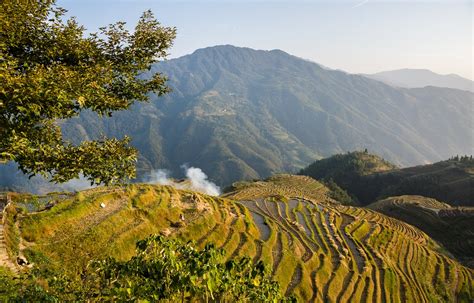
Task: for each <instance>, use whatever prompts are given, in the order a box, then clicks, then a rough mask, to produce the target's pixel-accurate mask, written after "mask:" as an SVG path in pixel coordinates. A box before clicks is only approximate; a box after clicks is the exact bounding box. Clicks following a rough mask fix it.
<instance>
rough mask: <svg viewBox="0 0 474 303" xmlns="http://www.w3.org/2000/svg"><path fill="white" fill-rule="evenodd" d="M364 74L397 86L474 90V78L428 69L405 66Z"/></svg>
mask: <svg viewBox="0 0 474 303" xmlns="http://www.w3.org/2000/svg"><path fill="white" fill-rule="evenodd" d="M364 76H365V77H368V78H371V79H374V80H378V81H382V82H385V83H387V84H389V85H393V86H397V87H407V88H416V87H425V86H438V87H448V88H456V89H461V90H467V91H470V92H474V81H472V80H469V79H466V78H463V77H461V76H458V75H456V74H449V75H440V74H437V73H434V72H432V71H430V70H427V69H410V68H405V69H398V70H392V71H385V72H380V73H376V74H364Z"/></svg>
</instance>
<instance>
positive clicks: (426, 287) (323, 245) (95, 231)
mask: <svg viewBox="0 0 474 303" xmlns="http://www.w3.org/2000/svg"><path fill="white" fill-rule="evenodd" d="M291 183H297V184H299V185H298V186H297V187H285V185H284V184H291ZM327 192H328V190H327V188H325V186H324V185H322V184H321V183H319V182H317V181H315V180H312V179H310V178H308V177H304V176H291V175H277V176H275V177H272V178H270V179H268V180H266V181H259V182H254V183H251V182H249V183H246V184H240V185H239V186H238V188H236V189H235V190H234V191H231V192H229V193H227V194H225V195H224V198H216V197H210V196H206V195H203V194H197V193H193V192H187V191H182V190H176V189H173V188H171V187H168V186H152V185H130V186H128V187H126V188H110V189H106V188H97V189H92V190H87V191H84V192H80V193H78V194H76V195H70V196H68V197H60V198H59V199H58V198H55V197H54V195H53V196H51V197H50V199H49V200H50V201H49V202H48V203H50V202H51V201H54V206H52V208H51V209H49V210H46V211H32V212H30V213H28V212H26V213H21V214H17V216H18V218H19V225H18V230H16V231H15V230H12V231H10V232H11V233H12V234H18V235H19V239H18V240H17V241H15V243H21V246H22V247H21V249H19V247H14V248H12V251H17V252H19V253H21V254H23V255H25V256H27V258H28V260H29V261H30V262H33V263H35V264H49V266H53V267H62V268H65V269H66V270H67V271H68V272H70V273H72V274H78V273H79V272H80V270H81V268H84V267H86V266H87V262H88V260H89V259H91V258H92V259H94V258H102V257H105V256H108V255H111V256H116V257H119V258H123V259H126V258H129V257H130V256H132V255H133V251H134V243H135V241H136V240H138V239H140V237H141V235H143V234H153V233H161V234H164V235H166V236H172V237H178V238H182V239H185V240H193V241H195V242H196V243H197V245H200V246H203V245H205V244H206V243H208V242H212V243H215V245H216V246H217V247H220V248H223V249H224V250H225V251H226V257H227V258H234V257H237V256H243V255H244V256H250V257H251V258H252V259H253V260H254V261H257V260H263V261H264V262H265V263H266V264H269V265H270V266H271V274H272V276H273V277H274V278H275V279H276V280H277V281H278V282H279V283H280V285H281V287H282V289H283V290H284V291H285V293H286V294H287V295H289V294H294V295H296V297H297V298H298V299H300V300H301V301H305V302H306V301H311V302H312V301H317V302H353V301H360V302H399V301H401V302H447V301H455V300H460V301H463V300H464V301H466V300H468V298H470V297H472V295H473V291H474V288H473V285H472V278H473V276H472V275H473V271H472V269H469V268H466V267H464V266H462V265H461V264H459V263H458V262H456V261H454V260H452V259H451V258H449V257H447V256H446V255H445V254H444V253H443V250H442V249H441V247H440V246H439V245H438V244H436V242H435V241H433V240H432V239H431V238H430V237H428V236H427V235H426V234H425V233H423V232H422V231H421V230H419V229H417V228H415V227H413V226H411V225H408V224H406V223H403V222H402V221H398V220H396V219H393V218H390V217H387V216H385V215H382V214H380V213H377V212H374V211H372V210H369V209H365V208H359V207H352V206H344V205H340V204H338V203H336V202H335V201H332V200H331V198H328V197H327ZM32 198H33V197H31V196H30V197H28V196H26V197H22V196H21V195H18V196H15V197H13V199H14V200H15V201H16V202H15V203H18V205H26V204H28V203H29V202H28V201H30V200H31V199H32ZM45 201H46V200H45ZM101 203H105V204H106V206H105V207H104V208H102V209H101V208H100V204H101ZM7 215H8V214H7Z"/></svg>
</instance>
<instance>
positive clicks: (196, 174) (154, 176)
mask: <svg viewBox="0 0 474 303" xmlns="http://www.w3.org/2000/svg"><path fill="white" fill-rule="evenodd" d="M181 168H182V169H183V170H184V173H185V175H186V180H184V181H179V182H177V181H175V180H173V179H171V178H170V177H169V175H170V172H169V171H168V170H166V169H158V170H155V171H153V172H152V173H151V178H150V180H149V181H148V182H149V183H158V184H161V185H171V186H173V187H175V188H178V189H189V190H193V191H198V192H201V193H204V194H207V195H210V196H219V195H220V194H221V189H220V188H219V186H217V185H216V184H214V183H213V182H211V181H209V180H208V179H207V175H206V174H205V173H204V172H203V171H202V170H201V169H200V168H197V167H187V166H185V165H183V166H181Z"/></svg>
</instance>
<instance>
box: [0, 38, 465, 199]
mask: <svg viewBox="0 0 474 303" xmlns="http://www.w3.org/2000/svg"><path fill="white" fill-rule="evenodd" d="M156 72H160V73H163V74H164V75H166V76H167V77H168V78H169V82H168V84H169V86H170V87H171V89H172V92H171V93H170V94H169V95H167V96H165V97H162V98H156V97H154V96H152V100H151V101H150V102H149V103H137V104H134V105H133V106H132V108H131V109H130V110H128V111H123V112H117V113H115V114H114V116H113V117H112V118H99V117H98V116H97V115H95V114H93V113H91V112H84V113H82V114H81V115H80V116H79V117H77V118H73V119H70V120H68V121H65V122H63V124H62V128H63V132H64V135H65V136H66V137H67V138H69V139H70V140H71V141H72V142H78V141H80V140H82V139H94V138H98V137H99V136H100V135H101V134H106V135H107V136H115V137H123V136H124V135H129V136H131V137H132V138H133V140H132V144H133V145H134V146H135V147H136V148H137V149H138V150H139V162H138V166H137V167H138V176H139V180H146V179H147V178H148V175H149V174H150V172H153V170H156V169H168V170H169V171H170V172H171V174H172V175H174V176H175V177H181V176H182V175H183V170H182V168H181V167H182V165H183V164H187V165H190V166H194V167H199V168H201V169H202V170H203V171H204V172H205V173H207V174H208V175H209V177H210V179H211V180H212V181H214V182H215V183H217V184H218V185H221V186H225V185H229V184H231V183H232V182H234V181H236V180H244V179H256V178H263V177H267V176H269V175H271V174H273V173H277V172H296V171H297V170H299V169H301V168H302V167H304V166H306V165H307V164H309V163H310V162H312V161H314V160H316V159H320V158H322V157H326V156H330V155H332V154H335V153H340V152H345V151H351V150H360V149H364V148H368V149H369V150H370V151H371V152H374V153H376V154H379V155H381V156H383V157H384V158H385V159H387V160H390V161H391V162H392V163H394V164H396V165H399V166H408V165H414V164H422V163H429V162H434V161H439V160H442V159H446V158H449V157H450V156H452V155H455V154H471V153H472V150H473V132H472V130H473V125H472V122H473V121H472V117H473V116H474V106H473V105H474V94H473V93H471V92H468V91H463V90H457V89H450V88H440V87H432V86H430V87H424V88H413V89H408V88H397V87H393V86H390V85H387V84H385V83H382V82H380V81H376V80H373V79H369V78H367V77H364V76H361V75H353V74H348V73H345V72H342V71H335V70H328V69H326V68H323V67H322V66H320V65H318V64H316V63H312V62H308V61H306V60H303V59H300V58H298V57H295V56H292V55H289V54H287V53H285V52H283V51H281V50H272V51H261V50H253V49H249V48H240V47H234V46H230V45H225V46H215V47H209V48H205V49H199V50H197V51H195V52H194V53H192V54H190V55H187V56H183V57H180V58H177V59H172V60H168V61H164V62H160V63H157V64H155V65H154V66H152V68H151V70H150V71H149V73H156ZM14 171H15V169H14V166H12V165H10V166H9V167H7V168H5V167H4V168H2V170H1V171H0V172H1V174H0V175H1V178H0V181H1V182H2V184H3V187H7V188H8V187H9V188H12V187H14V186H15V184H19V183H21V182H23V184H25V186H27V185H26V184H29V183H27V182H26V181H25V180H24V178H23V177H22V176H21V175H20V174H17V173H15V176H14V177H10V181H7V182H6V181H5V179H7V174H9V175H10V176H11V174H12V172H14ZM12 179H13V180H12ZM20 179H21V180H22V181H21V180H20ZM18 180H20V181H18ZM8 182H9V183H8ZM35 182H36V181H35ZM39 183H41V182H39ZM30 184H31V183H30ZM42 184H44V183H42ZM33 187H34V186H33ZM33 187H30V188H28V190H34V188H33ZM15 189H16V190H18V187H17V188H15Z"/></svg>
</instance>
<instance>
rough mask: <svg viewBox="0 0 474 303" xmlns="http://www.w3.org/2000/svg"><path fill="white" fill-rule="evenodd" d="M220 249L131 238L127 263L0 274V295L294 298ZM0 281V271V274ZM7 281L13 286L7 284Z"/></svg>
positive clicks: (258, 269)
mask: <svg viewBox="0 0 474 303" xmlns="http://www.w3.org/2000/svg"><path fill="white" fill-rule="evenodd" d="M224 256H225V253H224V250H222V249H217V248H215V246H214V245H212V244H208V245H206V246H205V247H204V248H203V249H202V250H199V249H197V248H196V247H195V246H194V244H193V243H183V242H181V241H179V240H176V239H169V238H164V237H162V236H150V237H148V238H146V239H145V240H141V241H139V242H137V253H136V255H135V256H134V257H132V258H131V259H130V260H128V261H118V260H116V259H113V258H108V259H106V260H103V261H94V262H91V263H90V266H89V267H88V268H87V269H86V272H83V273H82V274H81V279H80V280H74V279H73V278H71V277H67V276H65V275H58V274H53V273H51V272H48V271H44V272H37V273H32V274H31V275H30V277H28V278H26V279H22V280H21V281H19V282H17V284H16V285H15V284H14V283H13V284H12V281H11V279H8V277H5V276H4V277H3V281H4V284H3V285H4V286H3V287H2V286H0V298H2V294H4V296H8V297H9V300H10V301H12V302H17V301H18V302H20V301H21V302H24V301H27V302H30V301H31V302H37V301H41V302H44V301H51V302H63V301H68V302H69V301H71V302H77V301H80V302H83V301H87V302H91V301H94V302H294V301H295V299H294V298H293V297H290V298H287V297H285V296H283V295H282V294H281V293H280V286H279V284H278V282H275V281H272V280H271V274H270V272H269V271H268V270H267V269H266V267H265V266H264V264H263V263H262V262H261V261H259V262H258V263H256V264H254V263H253V262H252V260H251V259H250V258H248V257H244V258H238V259H234V260H228V261H224ZM0 281H2V275H1V274H0ZM12 285H13V286H12Z"/></svg>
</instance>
